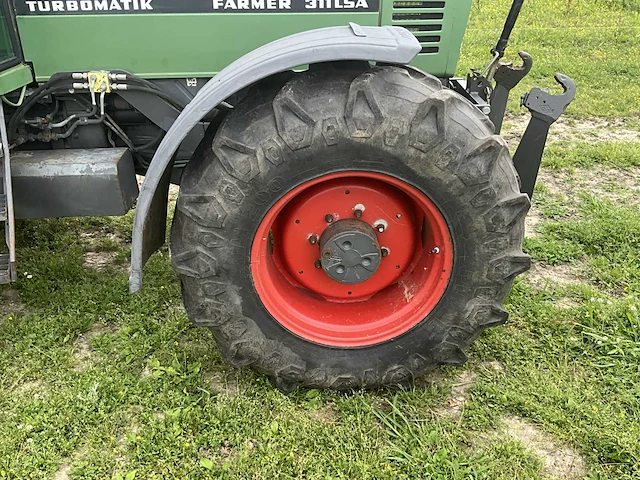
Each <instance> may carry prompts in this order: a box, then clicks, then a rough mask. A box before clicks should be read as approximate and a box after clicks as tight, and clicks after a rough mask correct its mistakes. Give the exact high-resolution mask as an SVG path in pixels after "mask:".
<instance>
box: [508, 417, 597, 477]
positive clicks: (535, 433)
mask: <svg viewBox="0 0 640 480" xmlns="http://www.w3.org/2000/svg"><path fill="white" fill-rule="evenodd" d="M503 421H504V424H505V429H504V433H506V434H507V435H509V436H510V437H512V438H515V439H517V440H519V441H520V442H521V443H522V444H523V445H524V446H525V447H526V448H528V449H529V450H531V451H532V452H533V453H534V454H535V455H536V456H538V457H539V458H540V459H541V460H542V462H543V464H544V470H545V472H546V473H547V474H548V475H549V476H551V477H552V478H559V479H563V480H577V479H580V478H583V477H584V475H585V474H586V463H585V461H584V459H583V458H582V457H581V456H580V455H579V454H578V453H577V452H576V451H575V450H573V449H572V448H570V447H568V446H566V445H563V444H562V443H561V442H559V441H558V440H557V439H555V438H553V437H552V436H551V435H549V434H547V433H545V432H543V431H542V430H540V429H539V428H538V427H536V426H535V425H533V424H531V423H529V422H527V421H525V420H523V419H522V418H519V417H515V416H510V417H506V418H504V419H503Z"/></svg>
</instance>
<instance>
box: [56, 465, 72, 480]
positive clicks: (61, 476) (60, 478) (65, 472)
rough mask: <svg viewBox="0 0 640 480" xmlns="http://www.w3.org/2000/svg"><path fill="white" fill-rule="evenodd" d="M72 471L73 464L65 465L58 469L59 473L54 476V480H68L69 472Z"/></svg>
mask: <svg viewBox="0 0 640 480" xmlns="http://www.w3.org/2000/svg"><path fill="white" fill-rule="evenodd" d="M70 471H71V464H69V463H63V464H62V465H60V467H59V468H58V471H57V472H56V473H55V475H54V476H53V480H68V479H69V472H70Z"/></svg>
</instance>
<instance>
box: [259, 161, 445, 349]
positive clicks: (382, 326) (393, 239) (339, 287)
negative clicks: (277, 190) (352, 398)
mask: <svg viewBox="0 0 640 480" xmlns="http://www.w3.org/2000/svg"><path fill="white" fill-rule="evenodd" d="M358 206H364V207H365V208H364V210H363V211H362V213H361V216H360V217H359V218H358V219H359V220H361V221H363V222H365V223H367V224H369V225H372V226H373V225H376V226H377V225H378V223H380V220H383V221H384V222H386V228H385V229H384V231H383V232H377V233H376V234H377V238H378V242H379V245H380V246H384V247H386V248H388V252H389V253H388V255H387V256H384V257H383V258H381V259H380V265H379V267H378V269H377V270H376V271H375V273H373V275H371V276H370V277H369V278H367V279H366V280H364V281H361V282H359V283H350V284H347V283H341V282H339V281H337V280H335V279H333V278H331V277H330V276H329V275H328V274H327V273H326V272H325V271H324V270H323V269H322V268H317V267H316V266H315V265H314V262H316V260H318V258H319V256H320V249H319V247H318V245H317V242H316V243H312V242H313V241H314V240H315V239H313V238H312V237H313V236H316V238H319V237H320V235H321V234H322V232H323V231H324V229H325V228H326V227H327V226H328V225H329V223H328V222H327V215H331V217H332V218H329V220H332V221H334V222H335V221H338V220H340V219H345V218H354V216H355V215H354V212H355V210H359V207H358ZM358 213H360V212H358ZM384 222H383V225H385V223H384ZM452 266H453V243H452V241H451V235H450V233H449V229H448V227H447V222H446V220H445V219H444V217H443V215H442V213H441V212H440V210H439V209H438V208H437V207H436V206H435V205H434V203H433V202H432V201H431V200H430V199H429V198H428V197H427V196H426V195H425V194H423V193H422V192H420V191H419V190H418V189H416V188H415V187H412V186H411V185H409V184H407V183H406V182H404V181H402V180H399V179H397V178H394V177H391V176H389V175H384V174H381V173H375V172H361V171H347V172H337V173H332V174H328V175H324V176H321V177H318V178H315V179H313V180H310V181H308V182H305V183H303V184H302V185H299V186H298V187H296V188H294V189H293V190H291V191H290V192H288V193H287V194H286V195H284V196H283V197H282V198H280V199H279V200H278V201H277V202H276V203H275V205H273V207H271V208H270V209H269V211H268V212H267V214H266V215H265V217H264V219H263V220H262V222H261V223H260V225H259V227H258V230H257V232H256V235H255V237H254V239H253V244H252V248H251V275H252V278H253V283H254V286H255V289H256V292H257V293H258V296H259V297H260V300H261V301H262V304H263V305H264V307H265V308H266V309H267V311H268V312H269V313H270V314H271V316H272V317H273V318H274V319H275V320H276V321H278V322H279V323H280V324H281V325H282V326H283V327H285V328H286V329H288V330H289V331H291V332H292V333H294V334H296V335H298V336H300V337H302V338H304V339H306V340H309V341H311V342H314V343H319V344H323V345H330V346H337V347H362V346H367V345H374V344H377V343H381V342H384V341H387V340H391V339H393V338H395V337H398V336H399V335H401V334H403V333H405V332H407V331H408V330H410V329H411V328H412V327H414V326H415V325H416V324H418V323H419V322H420V321H421V320H422V319H424V318H425V317H426V316H427V314H428V313H429V312H430V311H431V310H433V308H434V307H435V306H436V305H437V303H438V301H439V300H440V299H441V298H442V295H443V294H444V291H445V289H446V287H447V284H448V282H449V277H450V275H451V269H452Z"/></svg>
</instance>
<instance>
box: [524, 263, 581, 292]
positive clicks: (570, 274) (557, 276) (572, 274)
mask: <svg viewBox="0 0 640 480" xmlns="http://www.w3.org/2000/svg"><path fill="white" fill-rule="evenodd" d="M581 271H582V268H581V266H580V265H577V264H572V263H563V264H561V265H546V264H544V263H533V264H532V265H531V269H530V270H529V271H528V272H527V273H525V278H526V279H527V280H528V281H529V283H530V284H531V285H533V286H534V287H535V288H537V289H543V288H545V287H546V286H547V285H548V284H556V285H567V284H571V283H581V282H584V278H583V277H582V276H581Z"/></svg>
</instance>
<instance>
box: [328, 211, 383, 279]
mask: <svg viewBox="0 0 640 480" xmlns="http://www.w3.org/2000/svg"><path fill="white" fill-rule="evenodd" d="M381 253H382V252H381V250H380V245H379V244H378V238H377V237H376V233H375V231H374V230H373V228H371V226H370V225H368V224H367V223H365V222H363V221H362V220H357V219H351V218H349V219H344V220H338V221H337V222H335V223H332V224H331V225H329V226H328V227H327V228H325V230H324V232H322V235H321V236H320V263H321V265H322V269H323V270H324V271H325V272H326V274H327V275H329V276H330V277H331V278H333V279H334V280H337V281H338V282H340V283H359V282H363V281H365V280H367V279H368V278H369V277H371V275H373V274H374V273H375V271H376V270H377V269H378V266H380V257H381Z"/></svg>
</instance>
